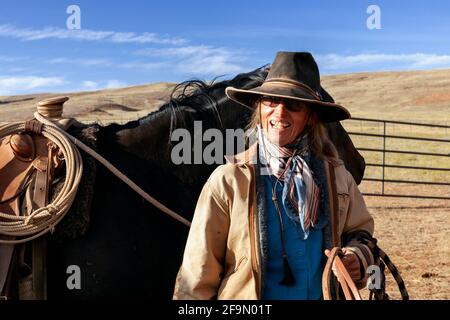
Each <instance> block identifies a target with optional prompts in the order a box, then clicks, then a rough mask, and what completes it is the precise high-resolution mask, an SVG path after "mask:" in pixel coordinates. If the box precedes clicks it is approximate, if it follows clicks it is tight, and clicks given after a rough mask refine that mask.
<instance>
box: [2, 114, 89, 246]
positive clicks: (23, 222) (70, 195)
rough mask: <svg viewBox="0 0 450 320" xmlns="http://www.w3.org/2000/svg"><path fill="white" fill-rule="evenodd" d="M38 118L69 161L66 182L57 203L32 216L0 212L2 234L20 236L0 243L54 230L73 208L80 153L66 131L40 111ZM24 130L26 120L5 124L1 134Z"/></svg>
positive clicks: (27, 239) (30, 237) (49, 136)
mask: <svg viewBox="0 0 450 320" xmlns="http://www.w3.org/2000/svg"><path fill="white" fill-rule="evenodd" d="M34 117H35V118H36V120H38V121H39V122H40V123H42V135H43V136H44V137H46V138H47V139H49V140H50V141H52V142H53V143H54V144H56V145H57V146H58V147H59V149H60V150H61V152H62V154H63V156H64V159H65V163H66V175H65V181H64V185H63V187H62V189H61V191H60V192H59V193H58V195H57V196H56V198H55V199H54V200H53V202H51V203H49V204H48V205H47V206H45V207H42V208H38V209H36V210H34V211H33V212H32V213H31V215H29V216H15V215H10V214H5V213H3V212H0V235H6V236H12V237H18V238H19V239H14V240H5V239H0V243H5V244H17V243H24V242H27V241H30V240H33V239H36V238H38V237H40V236H41V235H43V234H45V233H47V232H51V231H52V230H53V229H54V227H55V226H56V225H57V224H58V223H59V222H60V221H61V220H62V218H64V216H65V215H66V213H67V212H68V211H69V209H70V206H71V205H72V203H73V201H74V199H75V195H76V193H77V190H78V185H79V184H80V180H81V176H82V173H83V161H82V158H81V155H80V152H79V151H78V149H77V148H76V146H75V145H74V144H73V143H71V141H70V140H69V138H68V137H67V134H66V132H65V131H64V130H62V129H60V128H59V127H58V126H57V125H56V124H54V123H53V122H51V121H49V120H48V119H46V118H45V117H43V116H41V115H40V114H39V113H37V112H36V113H35V114H34ZM24 130H25V123H23V122H15V123H11V124H1V125H0V137H4V136H8V135H11V134H14V133H19V132H22V131H24Z"/></svg>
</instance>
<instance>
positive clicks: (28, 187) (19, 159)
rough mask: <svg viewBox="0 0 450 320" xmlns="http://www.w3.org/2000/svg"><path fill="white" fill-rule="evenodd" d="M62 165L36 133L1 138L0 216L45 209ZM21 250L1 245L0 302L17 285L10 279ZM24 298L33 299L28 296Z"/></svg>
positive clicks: (53, 150) (4, 238)
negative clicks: (50, 189)
mask: <svg viewBox="0 0 450 320" xmlns="http://www.w3.org/2000/svg"><path fill="white" fill-rule="evenodd" d="M32 121H34V120H32ZM62 164H63V160H62V157H61V155H60V154H58V148H57V147H56V146H55V145H54V144H53V143H52V142H51V141H50V140H49V139H47V138H45V137H44V136H42V135H40V134H39V133H37V132H26V131H25V132H21V133H18V134H13V135H10V136H7V137H4V138H2V139H1V140H0V212H2V213H5V214H10V215H16V216H19V215H26V214H29V213H30V212H31V211H32V210H34V209H36V208H38V207H42V206H45V205H46V204H47V201H48V193H49V186H50V183H51V181H52V179H53V177H54V175H55V174H56V172H57V171H59V168H61V167H62ZM26 195H28V198H29V199H31V201H29V202H27V204H26V206H24V203H23V200H24V199H25V198H26V197H25V196H26ZM0 219H2V218H0ZM3 220H5V219H3ZM0 239H3V240H13V239H14V238H13V237H11V236H5V235H0ZM38 240H39V239H38ZM20 246H22V245H12V244H2V243H0V298H1V297H3V299H6V297H7V296H8V292H9V291H11V289H10V287H11V286H12V281H15V280H12V279H11V278H12V274H13V269H14V268H12V264H13V262H17V261H22V262H19V264H21V263H22V264H23V256H24V254H23V248H20V250H19V247H20ZM22 247H23V246H22ZM19 251H22V253H20V252H19ZM19 256H21V257H19ZM25 298H33V297H32V296H25Z"/></svg>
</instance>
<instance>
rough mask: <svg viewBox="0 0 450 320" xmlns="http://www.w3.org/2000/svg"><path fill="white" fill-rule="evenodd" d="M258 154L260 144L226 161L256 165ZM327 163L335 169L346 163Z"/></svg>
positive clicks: (331, 160) (338, 160)
mask: <svg viewBox="0 0 450 320" xmlns="http://www.w3.org/2000/svg"><path fill="white" fill-rule="evenodd" d="M257 152H258V143H254V144H252V145H251V146H250V147H249V148H248V149H247V150H245V151H243V152H240V153H238V154H234V155H226V156H225V159H226V160H227V162H228V163H231V164H234V165H237V166H243V165H248V164H256V161H257V159H258V157H257ZM326 161H327V162H328V163H329V164H330V165H332V166H333V167H338V166H342V165H344V161H342V160H341V159H332V158H327V159H326Z"/></svg>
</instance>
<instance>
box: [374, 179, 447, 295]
mask: <svg viewBox="0 0 450 320" xmlns="http://www.w3.org/2000/svg"><path fill="white" fill-rule="evenodd" d="M418 188H420V187H418ZM417 192H423V190H418V191H417ZM366 203H367V206H368V208H369V211H370V212H371V213H372V215H373V217H374V219H375V237H376V238H377V239H378V244H379V246H380V247H381V248H382V249H383V250H384V251H386V253H387V254H388V255H389V257H390V258H391V260H392V261H393V262H394V264H395V265H396V266H397V267H398V268H399V270H400V272H401V275H402V277H403V279H404V281H405V283H406V288H407V289H408V292H409V294H410V297H411V299H450V246H449V240H450V201H437V200H423V199H422V200H417V199H390V198H379V197H366ZM387 277H388V283H387V289H388V293H389V295H390V296H391V297H392V299H400V294H399V292H398V289H397V287H396V283H395V282H394V281H393V278H392V277H391V276H390V275H388V276H387ZM365 291H366V290H365ZM365 294H366V295H367V292H365Z"/></svg>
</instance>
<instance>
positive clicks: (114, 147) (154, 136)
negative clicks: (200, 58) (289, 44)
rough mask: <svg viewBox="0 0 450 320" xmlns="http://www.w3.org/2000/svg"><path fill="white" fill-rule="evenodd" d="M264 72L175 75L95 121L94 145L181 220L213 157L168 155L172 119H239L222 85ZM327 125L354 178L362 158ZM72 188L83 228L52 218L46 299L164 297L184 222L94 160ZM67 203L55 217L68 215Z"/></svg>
mask: <svg viewBox="0 0 450 320" xmlns="http://www.w3.org/2000/svg"><path fill="white" fill-rule="evenodd" d="M267 71H268V70H267V68H260V69H257V70H255V71H253V72H250V73H246V74H240V75H238V76H237V77H235V78H234V79H232V80H230V81H222V82H217V83H215V84H212V85H207V84H205V83H203V82H200V81H190V82H186V83H182V84H180V85H179V86H178V87H177V90H176V92H177V93H178V95H177V96H176V97H175V96H174V97H173V99H172V100H171V101H170V103H168V104H166V105H164V106H162V107H161V108H160V109H159V110H158V111H156V112H153V113H151V114H149V115H148V116H146V117H144V118H142V119H139V120H136V121H132V122H129V123H127V124H125V125H117V124H113V125H109V126H105V127H98V128H97V130H98V131H97V132H96V148H97V150H98V152H99V153H100V154H102V155H103V156H104V157H105V158H107V159H108V160H110V161H111V162H112V163H113V164H114V165H115V166H117V167H118V168H119V169H120V170H122V171H123V172H124V173H125V174H126V175H127V176H129V177H130V178H131V179H132V180H134V181H135V182H136V183H137V184H138V185H140V186H141V187H142V188H143V189H144V190H146V191H147V192H148V193H149V194H150V195H152V196H153V197H155V198H156V199H158V200H159V201H161V202H162V203H163V204H165V205H166V206H168V207H169V208H171V209H172V210H174V211H176V212H178V213H179V214H181V215H183V216H184V217H185V218H186V219H188V220H191V218H192V215H193V212H194V209H195V204H196V200H197V197H198V195H199V193H200V191H201V188H202V186H203V184H204V183H205V181H206V180H207V178H208V176H209V175H210V173H211V172H212V170H214V168H215V167H216V166H217V165H206V164H201V165H200V164H198V165H197V164H192V165H187V164H186V165H175V164H173V163H172V161H171V157H170V154H171V149H172V147H173V146H172V144H171V143H170V134H171V132H172V131H173V130H174V128H177V127H182V128H186V129H187V130H189V131H190V132H193V123H194V121H202V126H203V130H206V129H208V128H218V129H219V130H221V131H222V132H225V129H237V128H245V126H246V125H247V123H248V121H249V119H250V116H251V114H250V111H249V110H248V109H247V108H245V107H243V106H241V105H239V104H236V103H234V102H232V101H230V100H229V99H227V98H226V96H225V93H224V91H225V88H226V87H227V86H234V87H238V88H246V89H249V88H252V87H256V86H258V85H260V84H261V83H262V81H263V80H264V78H265V77H266V75H267ZM324 93H325V92H324ZM328 99H331V97H330V96H328ZM328 130H329V132H330V136H331V137H332V139H333V140H334V142H335V144H336V146H337V147H338V149H339V151H340V152H341V157H342V158H343V159H344V161H345V163H346V166H347V168H348V169H349V170H350V171H351V172H352V174H353V175H354V177H355V180H357V182H359V181H361V178H362V175H363V172H364V160H363V158H362V157H361V156H360V155H359V154H358V152H357V151H356V149H355V148H354V146H353V144H352V142H351V141H350V139H349V137H348V135H347V133H346V132H345V130H344V129H343V128H342V127H341V125H340V124H339V123H334V124H331V125H329V126H328ZM84 158H85V161H86V163H87V167H89V165H91V166H92V163H93V162H92V159H89V157H87V156H86V155H84ZM94 178H95V179H94ZM89 179H92V181H86V180H89ZM82 188H83V190H81V193H83V192H84V193H85V194H86V190H90V189H89V188H92V189H93V201H92V205H89V207H90V212H91V213H90V215H89V217H88V218H86V220H89V226H88V228H87V229H85V230H83V232H82V233H83V234H82V235H80V234H77V235H72V236H64V230H63V229H64V223H62V226H60V227H59V229H60V233H61V234H63V236H61V235H60V236H57V233H56V234H55V235H53V236H49V261H48V296H49V299H97V298H100V299H109V298H113V299H114V298H115V299H123V298H125V299H135V298H145V299H169V298H171V294H172V290H173V285H174V281H175V276H176V273H177V270H178V268H179V265H180V263H181V258H182V254H183V249H184V245H185V240H186V238H187V234H188V228H187V227H186V226H185V225H183V224H181V223H180V222H177V221H175V220H174V219H172V218H170V217H168V216H166V215H165V214H163V213H161V212H160V211H159V210H158V209H156V208H155V207H153V206H152V205H150V204H148V203H147V202H146V201H144V200H143V199H142V198H141V197H140V196H138V195H137V194H136V193H134V191H132V190H131V189H130V188H129V187H128V186H126V185H125V184H124V183H123V182H121V181H119V180H118V179H117V178H116V177H115V176H113V175H112V174H111V173H110V172H108V171H107V170H106V169H105V168H103V167H101V166H98V167H97V169H96V174H95V175H90V176H88V178H85V182H84V184H83V185H82ZM79 192H80V191H79ZM89 192H91V191H89ZM76 201H81V200H76ZM75 205H76V203H75ZM75 207H76V206H75ZM73 211H75V209H73V208H72V209H71V211H69V213H68V217H67V218H65V220H70V217H71V215H72V216H73V215H76V214H77V213H76V212H73ZM76 223H78V222H75V224H76ZM66 225H67V223H66ZM71 265H76V266H78V267H79V268H80V271H81V273H80V275H81V289H73V290H69V289H68V287H67V284H66V282H67V279H68V277H69V276H70V274H68V273H67V270H68V267H69V266H71Z"/></svg>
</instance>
